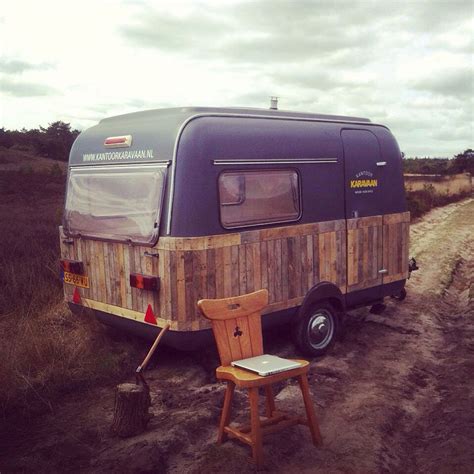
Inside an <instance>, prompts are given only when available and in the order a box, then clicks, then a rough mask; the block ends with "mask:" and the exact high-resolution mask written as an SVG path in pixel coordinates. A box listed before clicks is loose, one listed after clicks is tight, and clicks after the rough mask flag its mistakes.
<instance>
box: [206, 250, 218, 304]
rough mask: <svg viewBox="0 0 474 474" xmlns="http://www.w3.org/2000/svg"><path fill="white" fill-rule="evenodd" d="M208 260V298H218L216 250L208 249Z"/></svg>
mask: <svg viewBox="0 0 474 474" xmlns="http://www.w3.org/2000/svg"><path fill="white" fill-rule="evenodd" d="M206 254H207V255H206V258H207V272H206V280H207V281H206V285H207V296H206V298H215V297H216V250H215V249H208V250H207V251H206Z"/></svg>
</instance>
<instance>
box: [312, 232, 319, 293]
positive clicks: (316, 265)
mask: <svg viewBox="0 0 474 474" xmlns="http://www.w3.org/2000/svg"><path fill="white" fill-rule="evenodd" d="M319 275H320V259H319V235H318V234H314V235H313V285H316V283H318V282H319V281H321V280H320V278H319Z"/></svg>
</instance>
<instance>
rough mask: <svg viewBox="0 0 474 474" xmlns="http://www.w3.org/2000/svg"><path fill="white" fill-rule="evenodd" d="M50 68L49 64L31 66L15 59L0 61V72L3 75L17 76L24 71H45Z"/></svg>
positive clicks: (31, 64)
mask: <svg viewBox="0 0 474 474" xmlns="http://www.w3.org/2000/svg"><path fill="white" fill-rule="evenodd" d="M51 67H52V65H51V64H49V63H41V64H33V63H29V62H26V61H19V60H17V59H0V72H3V73H5V74H19V73H22V72H25V71H32V70H45V69H50V68H51Z"/></svg>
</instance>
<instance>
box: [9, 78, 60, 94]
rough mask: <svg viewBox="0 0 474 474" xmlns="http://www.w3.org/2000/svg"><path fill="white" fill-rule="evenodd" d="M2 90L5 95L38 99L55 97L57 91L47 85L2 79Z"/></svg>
mask: <svg viewBox="0 0 474 474" xmlns="http://www.w3.org/2000/svg"><path fill="white" fill-rule="evenodd" d="M0 90H1V92H3V93H4V94H7V95H11V96H14V97H37V96H48V95H55V94H56V93H57V91H56V90H55V89H53V88H52V87H50V86H47V85H45V84H37V83H34V82H24V81H12V80H10V79H5V78H3V79H0Z"/></svg>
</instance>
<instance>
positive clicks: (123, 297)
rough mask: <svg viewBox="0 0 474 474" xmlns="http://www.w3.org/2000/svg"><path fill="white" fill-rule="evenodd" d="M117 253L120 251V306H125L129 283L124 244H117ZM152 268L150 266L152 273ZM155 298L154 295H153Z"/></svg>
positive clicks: (118, 264)
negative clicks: (126, 272)
mask: <svg viewBox="0 0 474 474" xmlns="http://www.w3.org/2000/svg"><path fill="white" fill-rule="evenodd" d="M117 253H118V259H117V260H118V262H117V266H118V277H119V285H120V287H119V301H120V306H121V307H122V308H124V307H125V306H126V304H127V288H126V287H127V285H128V281H127V279H128V275H126V274H125V258H124V245H123V244H119V245H117ZM97 263H98V267H100V263H99V262H97ZM150 267H151V262H150ZM151 272H152V269H151V268H150V274H151ZM152 298H153V297H152Z"/></svg>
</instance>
